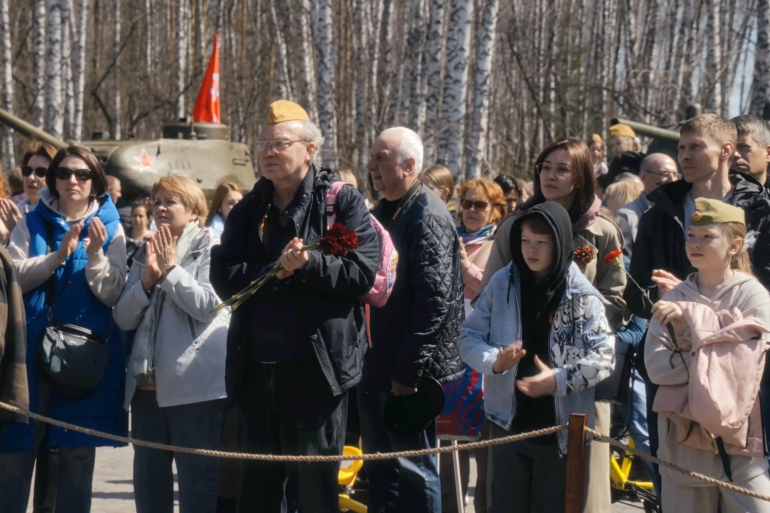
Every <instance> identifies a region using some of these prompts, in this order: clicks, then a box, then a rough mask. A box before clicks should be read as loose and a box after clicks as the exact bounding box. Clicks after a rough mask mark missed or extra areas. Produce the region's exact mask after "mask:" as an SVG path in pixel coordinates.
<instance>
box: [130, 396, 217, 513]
mask: <svg viewBox="0 0 770 513" xmlns="http://www.w3.org/2000/svg"><path fill="white" fill-rule="evenodd" d="M224 410H225V399H217V400H215V401H204V402H200V403H192V404H183V405H180V406H168V407H164V408H161V407H160V406H158V402H157V401H156V399H155V391H154V390H137V391H136V393H135V394H134V398H133V400H132V401H131V434H132V435H133V436H134V437H135V438H138V439H139V440H147V441H150V442H156V443H161V444H168V445H176V446H179V447H190V448H193V449H211V450H218V449H219V438H220V435H221V431H222V416H223V415H224ZM174 461H176V469H177V476H178V480H179V511H180V512H182V513H186V512H196V513H198V512H200V513H207V512H208V513H214V512H215V511H216V504H217V488H218V485H219V460H218V459H217V458H210V457H207V456H196V455H194V454H183V453H172V452H170V451H159V450H157V449H149V448H147V447H138V446H134V501H135V503H136V511H137V513H163V512H168V513H171V512H173V511H174V473H173V470H172V468H171V464H172V462H174Z"/></svg>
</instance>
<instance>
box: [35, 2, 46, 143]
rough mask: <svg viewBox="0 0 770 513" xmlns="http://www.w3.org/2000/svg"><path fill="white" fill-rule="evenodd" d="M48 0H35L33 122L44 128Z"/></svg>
mask: <svg viewBox="0 0 770 513" xmlns="http://www.w3.org/2000/svg"><path fill="white" fill-rule="evenodd" d="M45 20H46V0H35V10H34V18H33V26H34V36H33V45H34V52H33V57H32V97H33V103H32V124H33V125H35V126H36V127H38V128H43V122H44V121H43V120H44V115H45V91H44V89H45V47H46V40H45V25H46V21H45Z"/></svg>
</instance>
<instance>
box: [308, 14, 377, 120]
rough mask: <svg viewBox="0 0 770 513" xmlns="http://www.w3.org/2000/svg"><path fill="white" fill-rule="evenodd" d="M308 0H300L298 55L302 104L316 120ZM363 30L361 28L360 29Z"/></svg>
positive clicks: (316, 100)
mask: <svg viewBox="0 0 770 513" xmlns="http://www.w3.org/2000/svg"><path fill="white" fill-rule="evenodd" d="M310 13H311V8H310V0H300V12H299V35H300V42H299V53H300V66H301V69H300V73H299V76H300V80H301V83H302V94H303V97H302V102H303V106H304V107H305V108H306V109H307V113H308V115H309V116H310V119H312V120H314V121H315V120H317V119H318V108H317V102H318V94H317V92H316V80H317V79H316V71H315V62H316V61H315V56H314V55H313V31H312V29H311V27H310ZM361 30H363V28H362V29H361Z"/></svg>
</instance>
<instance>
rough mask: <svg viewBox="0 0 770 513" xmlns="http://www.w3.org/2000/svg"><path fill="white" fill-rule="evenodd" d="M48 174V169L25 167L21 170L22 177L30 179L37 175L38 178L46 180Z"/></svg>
mask: <svg viewBox="0 0 770 513" xmlns="http://www.w3.org/2000/svg"><path fill="white" fill-rule="evenodd" d="M47 172H48V168H47V167H29V166H24V168H23V169H22V170H21V176H25V177H30V176H32V173H35V175H36V176H37V177H38V178H45V174H46V173H47Z"/></svg>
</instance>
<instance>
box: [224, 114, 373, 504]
mask: <svg viewBox="0 0 770 513" xmlns="http://www.w3.org/2000/svg"><path fill="white" fill-rule="evenodd" d="M322 143H323V137H322V136H321V131H320V130H319V129H318V127H317V126H316V125H315V124H314V123H312V122H311V121H310V120H309V118H308V115H307V113H306V112H305V110H304V109H303V108H302V107H300V106H299V105H297V104H296V103H292V102H289V101H285V100H280V101H277V102H275V103H273V104H272V105H271V106H270V112H269V115H268V118H267V120H266V122H265V125H264V126H263V127H262V130H261V131H260V133H259V139H258V141H257V144H256V149H257V159H258V161H259V166H260V169H261V171H262V178H261V179H260V180H259V181H258V182H257V183H256V185H255V186H254V189H253V190H252V191H251V192H250V193H248V194H247V195H246V196H245V197H244V198H243V200H242V201H241V202H240V203H238V204H237V205H236V206H235V207H234V208H233V210H232V211H231V212H230V215H229V216H228V217H227V222H226V223H225V228H224V232H223V233H222V239H221V245H219V246H216V247H214V248H213V250H212V257H211V283H212V285H213V286H214V289H215V290H216V292H217V294H219V296H220V297H221V298H222V299H223V300H226V299H229V298H230V297H232V296H233V295H234V294H236V293H238V292H240V291H241V290H243V289H244V288H246V287H247V286H248V285H249V284H250V283H251V282H252V281H253V280H254V279H256V278H257V277H260V276H262V275H263V274H264V273H265V272H266V271H268V270H270V269H272V268H273V267H274V266H275V265H276V264H277V263H279V262H280V264H281V265H283V270H282V271H281V272H280V273H278V275H277V277H275V278H273V279H271V280H270V281H269V282H267V284H266V285H265V286H264V287H262V289H260V291H259V292H258V293H257V294H256V295H255V296H254V297H252V298H251V299H249V300H248V301H247V302H246V303H244V305H243V306H241V307H240V308H238V309H237V310H235V311H234V312H233V315H232V318H231V321H230V329H229V332H228V343H227V345H228V348H227V365H226V385H227V395H228V398H229V399H230V401H231V402H232V403H233V404H234V405H235V406H236V414H237V417H238V425H239V426H240V427H241V435H240V436H241V438H240V449H241V451H244V452H250V453H260V454H285V455H340V454H342V448H343V444H344V437H345V426H346V413H347V397H348V394H347V392H348V390H349V389H350V388H352V387H353V386H355V385H356V384H357V383H358V382H359V381H360V379H361V369H362V365H363V357H364V353H365V352H366V349H367V338H366V325H365V313H364V308H363V305H362V303H361V301H360V300H359V299H358V298H359V297H360V296H363V295H364V294H366V293H367V292H369V290H370V289H371V288H372V285H373V284H374V279H375V276H376V274H377V270H378V268H379V255H380V251H379V240H378V237H377V233H376V231H375V229H374V227H373V226H372V223H371V220H370V218H369V211H368V209H367V208H366V204H365V202H364V198H363V197H362V196H361V194H360V193H359V192H358V190H356V189H355V188H354V187H344V188H343V189H342V190H341V191H340V192H339V194H338V196H337V200H336V203H335V209H334V213H335V214H336V221H335V222H337V223H342V224H343V225H345V226H346V227H347V228H348V229H351V230H355V231H356V234H357V235H358V248H357V249H356V250H354V251H349V252H348V253H347V255H346V256H327V255H323V254H321V253H320V252H319V251H303V247H304V245H305V244H306V243H310V242H311V241H314V240H316V239H318V238H320V237H321V236H323V235H324V234H325V231H326V228H327V221H328V218H327V213H326V209H325V199H326V194H327V191H328V190H329V188H330V186H331V183H332V182H335V181H339V179H340V178H339V176H338V175H337V174H336V173H335V172H334V171H332V170H330V169H327V168H320V167H318V166H316V164H315V163H314V161H315V156H316V154H317V153H318V151H319V149H320V147H321V144H322ZM338 472H339V464H338V463H334V462H331V463H312V464H299V463H289V464H283V463H272V462H259V461H248V462H247V461H244V462H242V464H241V480H240V486H239V494H238V511H240V512H244V513H245V512H253V511H260V512H266V513H278V512H280V511H285V509H284V508H286V507H287V506H288V510H289V511H313V512H322V513H332V512H334V513H336V512H338V511H339V498H338V493H339V491H338V483H337V476H338Z"/></svg>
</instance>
